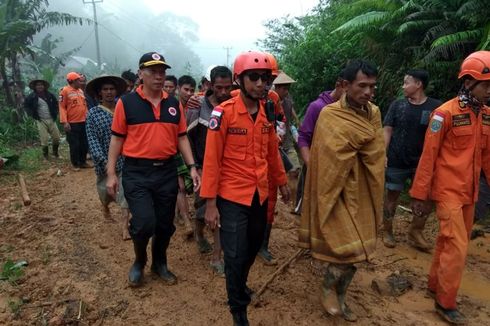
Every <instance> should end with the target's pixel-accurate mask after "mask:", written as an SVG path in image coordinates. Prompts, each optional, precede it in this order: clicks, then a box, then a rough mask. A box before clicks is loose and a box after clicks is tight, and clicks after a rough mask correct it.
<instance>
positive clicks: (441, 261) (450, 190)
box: [410, 51, 490, 324]
mask: <svg viewBox="0 0 490 326" xmlns="http://www.w3.org/2000/svg"><path fill="white" fill-rule="evenodd" d="M458 78H459V79H461V81H462V82H463V85H462V87H461V91H460V93H459V94H458V96H457V97H455V98H453V99H451V100H449V101H448V102H446V103H444V104H443V105H441V106H440V107H439V108H437V109H436V110H435V111H434V112H433V114H432V116H431V121H430V123H429V128H428V129H427V133H426V135H425V143H424V150H423V153H422V156H421V158H420V161H419V165H418V167H417V172H416V174H415V179H414V182H413V186H412V189H411V190H410V195H411V196H412V198H413V202H412V210H413V212H414V214H416V215H419V216H421V215H423V214H425V213H427V212H428V211H429V210H430V204H429V202H428V201H429V200H433V201H435V204H436V214H437V218H438V220H439V234H438V236H437V241H436V248H435V252H434V257H433V260H432V266H431V268H430V272H429V284H428V291H429V293H430V294H433V295H435V309H436V311H437V312H438V313H439V314H440V315H441V316H442V317H443V318H444V319H445V320H447V321H449V322H450V323H454V324H462V323H465V322H466V317H465V316H464V315H463V314H461V313H460V312H459V310H458V309H457V306H456V295H457V292H458V288H459V285H460V283H461V278H462V274H463V269H464V265H465V259H466V255H467V249H468V242H469V238H470V233H471V228H472V225H473V213H474V207H475V202H476V201H477V199H478V184H479V182H478V181H479V177H480V171H481V169H482V168H483V171H484V172H485V175H486V176H487V178H488V176H490V156H489V153H490V152H489V150H490V147H489V146H490V145H489V141H490V139H489V137H490V109H489V108H488V107H486V106H485V105H484V104H485V103H487V102H488V100H489V99H490V51H478V52H475V53H473V54H471V55H469V56H468V57H467V58H466V59H465V60H464V61H463V63H462V65H461V69H460V72H459V76H458Z"/></svg>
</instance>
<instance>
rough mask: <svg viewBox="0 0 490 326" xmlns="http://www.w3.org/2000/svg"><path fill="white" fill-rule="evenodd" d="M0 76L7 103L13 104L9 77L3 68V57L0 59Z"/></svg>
mask: <svg viewBox="0 0 490 326" xmlns="http://www.w3.org/2000/svg"><path fill="white" fill-rule="evenodd" d="M0 76H1V77H2V80H3V82H2V88H3V90H4V91H5V97H6V100H7V105H9V106H14V97H13V95H12V91H11V89H10V86H9V78H8V76H7V70H6V69H5V59H3V58H2V59H0Z"/></svg>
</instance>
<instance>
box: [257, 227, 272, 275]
mask: <svg viewBox="0 0 490 326" xmlns="http://www.w3.org/2000/svg"><path fill="white" fill-rule="evenodd" d="M271 231H272V224H267V225H266V226H265V233H264V241H262V246H261V247H260V250H259V253H258V256H259V257H260V258H262V260H263V261H264V263H265V264H266V265H277V261H276V260H275V259H274V257H273V256H272V254H271V253H270V251H269V239H270V237H271Z"/></svg>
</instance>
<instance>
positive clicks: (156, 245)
mask: <svg viewBox="0 0 490 326" xmlns="http://www.w3.org/2000/svg"><path fill="white" fill-rule="evenodd" d="M169 243H170V239H168V240H167V239H163V238H161V236H159V237H157V236H156V235H154V236H153V239H152V241H151V254H152V257H153V262H152V264H151V271H152V272H153V273H155V274H157V275H158V276H159V277H160V278H161V279H162V280H164V281H165V283H167V284H168V285H174V284H177V277H176V276H175V275H174V274H173V273H172V272H171V271H169V270H168V267H167V248H168V245H169Z"/></svg>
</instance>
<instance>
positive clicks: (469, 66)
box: [458, 51, 490, 80]
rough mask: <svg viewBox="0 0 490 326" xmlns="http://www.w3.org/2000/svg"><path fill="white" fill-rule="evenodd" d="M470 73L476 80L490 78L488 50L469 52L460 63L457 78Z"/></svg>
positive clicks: (489, 55)
mask: <svg viewBox="0 0 490 326" xmlns="http://www.w3.org/2000/svg"><path fill="white" fill-rule="evenodd" d="M466 75H470V76H471V77H473V78H474V79H476V80H490V51H477V52H473V53H472V54H470V55H469V56H468V57H466V59H464V61H463V63H462V64H461V69H460V71H459V75H458V78H461V77H463V76H466Z"/></svg>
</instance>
